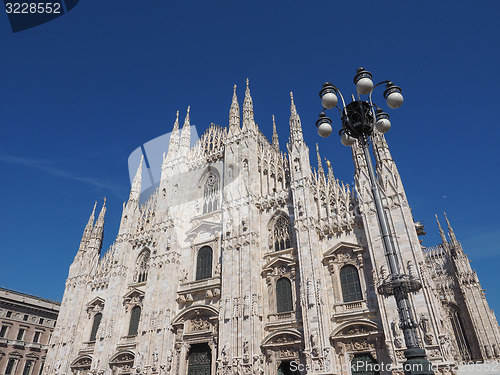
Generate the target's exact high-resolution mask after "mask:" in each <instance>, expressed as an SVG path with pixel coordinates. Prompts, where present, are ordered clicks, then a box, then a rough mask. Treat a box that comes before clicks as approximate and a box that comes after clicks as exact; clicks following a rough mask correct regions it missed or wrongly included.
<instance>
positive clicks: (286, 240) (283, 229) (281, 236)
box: [273, 216, 291, 251]
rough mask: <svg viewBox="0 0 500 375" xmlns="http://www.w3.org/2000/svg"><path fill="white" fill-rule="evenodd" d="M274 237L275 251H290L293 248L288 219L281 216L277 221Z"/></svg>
mask: <svg viewBox="0 0 500 375" xmlns="http://www.w3.org/2000/svg"><path fill="white" fill-rule="evenodd" d="M273 237H274V250H275V251H279V250H284V249H289V248H290V247H291V241H290V222H289V220H288V219H287V218H286V217H284V216H280V217H278V218H277V219H276V222H275V223H274V231H273Z"/></svg>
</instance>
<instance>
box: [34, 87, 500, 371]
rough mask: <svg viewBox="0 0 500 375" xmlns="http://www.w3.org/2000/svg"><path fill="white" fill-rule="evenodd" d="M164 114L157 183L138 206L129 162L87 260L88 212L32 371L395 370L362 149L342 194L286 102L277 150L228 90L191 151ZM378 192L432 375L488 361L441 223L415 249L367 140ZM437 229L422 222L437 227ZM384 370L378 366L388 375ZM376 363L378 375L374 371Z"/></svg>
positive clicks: (96, 223) (462, 264) (479, 297)
mask: <svg viewBox="0 0 500 375" xmlns="http://www.w3.org/2000/svg"><path fill="white" fill-rule="evenodd" d="M190 129H191V124H190V118H189V109H188V112H187V115H186V117H185V120H184V125H183V127H182V129H180V128H179V113H177V119H176V120H175V123H174V127H173V131H172V133H171V137H170V141H169V145H168V152H166V154H165V155H164V156H163V163H162V166H161V182H160V183H159V186H158V187H157V189H156V190H155V191H154V192H153V193H152V194H151V195H150V197H149V198H148V199H147V200H145V201H144V202H143V200H144V197H143V200H141V180H142V175H143V164H144V161H143V160H142V159H141V162H140V164H139V165H138V169H137V174H136V176H135V178H134V180H133V183H132V187H131V191H130V196H129V199H128V201H127V202H126V203H124V205H123V213H122V217H121V223H120V228H119V232H118V235H117V237H116V240H115V241H114V242H113V244H112V245H111V247H110V248H109V249H108V250H107V251H106V252H105V253H104V254H101V246H102V240H103V229H104V217H105V213H106V205H105V203H106V202H104V205H103V207H102V209H101V211H100V213H99V215H98V217H97V220H96V219H95V216H94V215H95V206H94V210H93V211H92V214H91V216H90V218H89V220H88V223H87V225H86V227H85V230H84V232H83V237H82V239H81V243H80V246H79V249H78V251H77V253H76V256H75V259H74V261H73V263H72V264H71V266H70V268H69V275H68V279H67V281H66V289H65V292H64V297H63V300H62V304H61V310H60V314H59V318H58V320H57V325H56V327H55V330H54V333H53V335H52V338H51V341H50V345H49V351H48V354H47V359H46V362H45V366H44V370H43V374H44V375H63V374H64V375H70V374H74V375H88V374H94V375H97V374H99V375H125V374H129V375H131V374H144V375H145V374H148V375H150V374H151V375H152V374H158V375H212V374H213V375H215V374H217V375H229V374H231V375H236V374H242V375H243V374H248V375H250V374H252V375H263V374H266V375H278V374H280V375H285V374H299V373H302V374H305V373H307V374H339V375H340V374H351V373H352V374H375V373H376V372H370V371H367V370H359V369H356V368H354V367H353V364H354V363H360V362H361V363H365V364H372V365H373V364H385V366H386V367H383V368H382V369H381V370H380V371H379V373H380V374H397V375H401V374H403V365H402V364H403V362H404V361H405V358H404V354H403V352H404V349H405V344H404V338H403V334H402V329H401V327H400V325H399V320H398V314H397V309H396V303H395V300H394V298H391V297H385V296H383V295H380V294H378V293H377V292H376V290H377V285H378V284H379V283H380V281H381V280H383V279H384V277H386V276H387V274H388V270H387V264H386V258H385V255H384V248H383V244H382V239H381V234H380V229H379V225H378V221H377V216H376V212H375V205H374V202H373V195H372V192H371V190H370V184H369V178H368V171H367V167H366V164H365V161H364V159H363V154H362V151H361V148H360V147H359V146H358V145H357V144H354V145H353V146H352V147H351V149H352V155H353V160H354V164H355V176H354V181H355V186H354V187H353V188H351V187H350V186H349V185H347V184H345V183H343V182H341V181H339V180H338V179H337V178H335V176H334V174H333V169H332V165H331V164H330V162H327V163H326V165H323V163H322V161H321V157H320V153H319V150H318V147H317V146H316V149H315V150H314V151H315V153H316V155H317V163H318V166H317V169H313V168H312V167H311V163H310V155H309V148H308V146H307V145H306V144H305V142H304V139H303V130H302V125H301V121H300V117H299V114H298V112H297V109H296V106H295V103H294V100H293V96H292V95H291V114H290V133H289V142H288V144H287V145H286V152H283V151H282V149H281V148H280V144H279V140H278V134H277V131H276V125H275V123H274V118H273V136H272V139H271V141H269V140H268V139H266V137H265V136H264V135H263V133H262V132H261V131H260V130H259V128H258V126H257V124H256V123H255V120H254V110H253V102H252V97H251V95H250V89H249V86H248V81H247V86H246V92H245V97H244V101H243V111H242V113H241V112H240V107H239V103H238V99H237V95H236V86H235V89H234V94H233V99H232V103H231V107H230V110H229V122H228V125H227V126H218V125H214V124H212V125H210V127H209V128H208V130H207V131H206V132H205V133H204V134H203V135H202V136H201V137H200V139H199V140H198V142H197V143H196V144H195V145H194V146H193V147H191V146H190V143H191V130H190ZM372 143H373V148H374V151H375V152H374V153H375V161H376V171H377V176H378V183H379V186H380V191H381V194H382V198H383V203H384V206H385V212H386V215H387V219H388V222H389V225H390V230H391V233H392V241H393V243H394V246H395V248H396V252H397V259H398V266H399V267H400V269H401V271H404V273H407V274H408V275H410V276H411V277H414V278H418V279H419V280H421V282H422V284H423V287H422V289H421V290H419V291H418V292H416V293H412V294H411V296H410V302H411V305H412V308H413V311H414V313H415V316H416V319H417V323H418V335H419V339H420V342H421V345H422V347H423V348H425V350H426V353H427V356H428V358H429V360H430V361H431V363H432V364H433V365H434V366H435V368H436V373H437V374H452V373H454V372H453V370H450V369H449V367H450V365H451V364H454V363H456V362H459V361H468V360H474V361H477V360H494V359H500V331H499V326H498V323H497V319H496V317H495V315H494V313H493V311H492V310H491V309H490V308H489V307H488V303H487V301H486V298H485V295H484V292H483V289H482V288H481V285H480V283H479V280H478V277H477V275H476V273H475V272H474V271H473V269H472V268H471V265H470V262H469V260H468V258H467V255H466V254H465V252H464V250H463V249H462V246H461V244H460V242H459V241H458V239H457V237H456V236H455V233H454V231H453V229H452V227H451V225H450V222H449V221H448V218H445V221H446V227H447V232H448V233H447V234H446V233H445V231H444V230H443V229H442V227H441V224H440V223H439V221H438V229H439V233H440V234H441V239H442V243H441V244H440V245H437V246H435V247H432V248H424V247H422V246H421V243H420V241H419V235H422V234H423V227H422V226H421V225H420V224H419V223H418V222H415V221H414V219H413V217H412V214H411V210H410V207H409V203H408V200H407V197H406V194H405V190H404V187H403V183H402V181H401V178H400V176H399V173H398V169H397V167H396V163H395V162H394V160H393V158H392V156H391V153H390V151H389V147H388V144H387V142H386V140H385V138H384V136H383V135H382V134H374V135H373V137H372ZM436 218H437V217H436ZM388 365H390V366H388ZM389 367H390V369H388V368H389Z"/></svg>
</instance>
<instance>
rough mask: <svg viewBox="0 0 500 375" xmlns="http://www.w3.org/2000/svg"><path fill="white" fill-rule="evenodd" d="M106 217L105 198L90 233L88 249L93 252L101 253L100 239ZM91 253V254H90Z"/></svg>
mask: <svg viewBox="0 0 500 375" xmlns="http://www.w3.org/2000/svg"><path fill="white" fill-rule="evenodd" d="M105 215H106V198H104V203H103V205H102V209H101V212H100V213H99V217H98V218H97V221H96V223H95V226H94V229H93V231H92V238H91V240H90V242H89V246H88V247H89V249H91V250H95V251H97V252H98V253H100V252H101V248H102V239H103V233H104V216H105ZM91 253H92V252H91Z"/></svg>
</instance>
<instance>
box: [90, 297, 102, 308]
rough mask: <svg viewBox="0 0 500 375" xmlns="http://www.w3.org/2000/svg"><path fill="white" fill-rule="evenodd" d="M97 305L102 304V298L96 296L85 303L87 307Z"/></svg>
mask: <svg viewBox="0 0 500 375" xmlns="http://www.w3.org/2000/svg"><path fill="white" fill-rule="evenodd" d="M97 305H101V306H104V299H102V298H101V297H96V298H94V299H93V300H92V301H90V302H89V303H87V307H91V306H97Z"/></svg>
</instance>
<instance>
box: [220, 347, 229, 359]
mask: <svg viewBox="0 0 500 375" xmlns="http://www.w3.org/2000/svg"><path fill="white" fill-rule="evenodd" d="M228 346H229V344H228V343H225V344H224V346H223V347H222V350H221V351H220V357H221V360H222V363H223V364H227V363H229V355H228Z"/></svg>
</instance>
